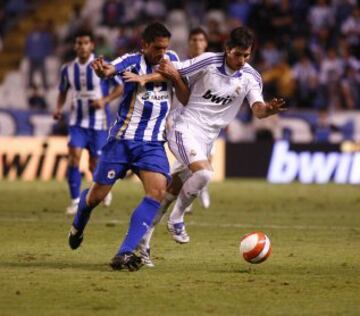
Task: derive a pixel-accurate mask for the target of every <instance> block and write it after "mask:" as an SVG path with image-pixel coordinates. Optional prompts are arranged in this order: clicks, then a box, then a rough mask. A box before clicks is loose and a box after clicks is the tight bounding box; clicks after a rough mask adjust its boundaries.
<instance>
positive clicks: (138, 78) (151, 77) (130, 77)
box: [122, 71, 166, 86]
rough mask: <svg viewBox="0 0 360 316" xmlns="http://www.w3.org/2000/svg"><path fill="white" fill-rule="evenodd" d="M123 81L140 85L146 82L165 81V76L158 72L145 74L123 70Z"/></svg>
mask: <svg viewBox="0 0 360 316" xmlns="http://www.w3.org/2000/svg"><path fill="white" fill-rule="evenodd" d="M122 77H123V79H124V80H125V82H135V83H138V84H140V85H141V86H145V85H146V84H147V83H148V82H163V81H166V78H165V77H164V76H163V75H161V74H160V73H157V72H154V73H151V74H146V75H137V74H134V73H133V72H130V71H125V72H124V73H123V74H122Z"/></svg>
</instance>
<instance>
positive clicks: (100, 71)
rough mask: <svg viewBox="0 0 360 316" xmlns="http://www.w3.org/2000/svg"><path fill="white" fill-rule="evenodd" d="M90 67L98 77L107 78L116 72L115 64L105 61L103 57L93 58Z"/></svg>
mask: <svg viewBox="0 0 360 316" xmlns="http://www.w3.org/2000/svg"><path fill="white" fill-rule="evenodd" d="M91 67H92V68H93V69H94V71H95V73H96V74H97V75H98V76H99V77H100V78H109V77H112V76H114V75H115V74H116V69H115V66H114V65H112V64H108V63H107V62H105V60H104V58H103V57H98V58H95V59H94V61H93V62H92V63H91Z"/></svg>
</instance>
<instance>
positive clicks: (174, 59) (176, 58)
mask: <svg viewBox="0 0 360 316" xmlns="http://www.w3.org/2000/svg"><path fill="white" fill-rule="evenodd" d="M166 56H167V57H168V58H169V60H170V61H171V62H179V61H180V58H179V56H178V55H177V54H176V52H175V51H173V50H168V51H167V52H166Z"/></svg>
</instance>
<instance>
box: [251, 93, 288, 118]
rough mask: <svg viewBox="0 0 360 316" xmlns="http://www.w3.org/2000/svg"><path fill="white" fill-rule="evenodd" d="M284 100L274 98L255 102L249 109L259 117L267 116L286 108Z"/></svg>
mask: <svg viewBox="0 0 360 316" xmlns="http://www.w3.org/2000/svg"><path fill="white" fill-rule="evenodd" d="M284 105H285V101H284V100H283V99H277V98H274V99H272V100H271V101H269V102H265V103H264V102H255V103H254V104H253V105H252V107H251V109H252V112H253V114H254V115H255V116H256V117H257V118H259V119H263V118H266V117H268V116H271V115H274V114H277V113H280V112H284V111H286V110H287V108H285V107H284Z"/></svg>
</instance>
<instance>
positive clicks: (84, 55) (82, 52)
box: [74, 36, 94, 59]
mask: <svg viewBox="0 0 360 316" xmlns="http://www.w3.org/2000/svg"><path fill="white" fill-rule="evenodd" d="M74 49H75V52H76V56H77V57H79V58H80V59H88V58H89V56H90V55H91V53H92V52H93V50H94V43H93V41H92V40H91V38H90V37H89V36H79V37H77V38H76V40H75V47H74Z"/></svg>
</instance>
